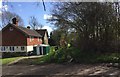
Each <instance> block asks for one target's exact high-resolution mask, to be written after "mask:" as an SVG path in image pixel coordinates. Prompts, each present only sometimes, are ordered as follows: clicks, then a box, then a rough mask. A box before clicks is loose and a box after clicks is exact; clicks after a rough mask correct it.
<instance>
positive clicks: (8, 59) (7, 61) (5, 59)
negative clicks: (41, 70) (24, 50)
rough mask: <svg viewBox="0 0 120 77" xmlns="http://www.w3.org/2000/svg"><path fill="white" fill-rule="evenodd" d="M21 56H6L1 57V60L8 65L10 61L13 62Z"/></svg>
mask: <svg viewBox="0 0 120 77" xmlns="http://www.w3.org/2000/svg"><path fill="white" fill-rule="evenodd" d="M19 58H21V57H13V58H4V59H0V61H1V62H2V65H6V64H9V63H10V62H13V61H15V60H17V59H19Z"/></svg>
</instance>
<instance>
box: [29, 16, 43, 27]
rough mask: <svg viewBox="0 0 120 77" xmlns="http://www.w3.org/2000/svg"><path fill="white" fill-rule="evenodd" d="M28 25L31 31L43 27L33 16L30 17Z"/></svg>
mask: <svg viewBox="0 0 120 77" xmlns="http://www.w3.org/2000/svg"><path fill="white" fill-rule="evenodd" d="M29 25H30V26H31V27H32V29H37V28H38V27H39V28H42V27H43V25H42V24H40V23H39V22H38V20H37V18H36V17H35V16H31V17H30V20H29Z"/></svg>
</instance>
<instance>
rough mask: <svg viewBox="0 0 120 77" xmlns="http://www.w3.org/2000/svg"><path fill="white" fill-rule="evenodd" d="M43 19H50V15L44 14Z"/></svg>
mask: <svg viewBox="0 0 120 77" xmlns="http://www.w3.org/2000/svg"><path fill="white" fill-rule="evenodd" d="M43 18H44V19H51V18H52V15H48V14H44V17H43Z"/></svg>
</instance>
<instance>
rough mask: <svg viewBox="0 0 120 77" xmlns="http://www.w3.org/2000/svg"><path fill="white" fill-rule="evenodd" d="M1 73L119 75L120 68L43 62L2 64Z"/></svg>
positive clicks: (114, 76)
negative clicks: (36, 63)
mask: <svg viewBox="0 0 120 77" xmlns="http://www.w3.org/2000/svg"><path fill="white" fill-rule="evenodd" d="M3 75H48V76H49V75H55V76H59V75H77V76H80V75H83V76H84V75H85V76H94V75H103V76H108V77H109V76H112V77H120V69H119V68H114V67H107V66H106V65H103V64H94V65H93V64H86V65H85V64H45V65H11V66H3Z"/></svg>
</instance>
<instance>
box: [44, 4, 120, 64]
mask: <svg viewBox="0 0 120 77" xmlns="http://www.w3.org/2000/svg"><path fill="white" fill-rule="evenodd" d="M54 7H55V9H53V11H52V15H53V18H52V19H50V20H49V21H50V22H53V24H55V25H56V27H57V29H56V30H55V31H53V32H52V34H51V37H50V38H51V39H52V40H54V41H55V42H56V45H57V46H59V47H60V48H59V49H58V50H57V51H55V52H51V53H49V54H48V55H46V56H45V57H44V59H43V60H44V61H45V62H58V63H59V62H71V61H73V62H77V63H99V62H100V63H102V62H107V63H109V62H120V35H119V34H120V15H119V13H120V3H119V2H113V3H109V2H106V3H100V2H89V3H87V2H63V3H55V5H54ZM68 44H70V45H71V47H70V48H68V47H67V45H68Z"/></svg>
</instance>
